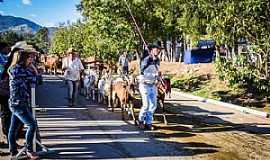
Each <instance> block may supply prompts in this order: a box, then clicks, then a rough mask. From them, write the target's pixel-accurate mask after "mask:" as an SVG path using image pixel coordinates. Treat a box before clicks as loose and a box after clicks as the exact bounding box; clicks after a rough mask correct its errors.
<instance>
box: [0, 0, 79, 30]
mask: <svg viewBox="0 0 270 160" xmlns="http://www.w3.org/2000/svg"><path fill="white" fill-rule="evenodd" d="M0 2H1V0H0ZM79 3H80V0H3V3H0V14H2V15H11V16H16V17H22V18H26V19H29V20H31V21H33V22H35V23H37V24H39V25H41V26H46V27H53V26H58V25H59V23H63V22H67V21H70V22H76V20H77V19H79V18H81V15H80V13H79V12H78V11H77V10H76V5H77V4H79Z"/></svg>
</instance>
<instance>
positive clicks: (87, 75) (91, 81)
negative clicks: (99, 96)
mask: <svg viewBox="0 0 270 160" xmlns="http://www.w3.org/2000/svg"><path fill="white" fill-rule="evenodd" d="M97 79H98V78H97V74H96V73H95V71H94V70H92V69H87V70H85V72H84V77H83V92H84V93H85V95H86V99H88V100H89V99H90V96H91V97H92V100H93V101H95V90H96V82H97Z"/></svg>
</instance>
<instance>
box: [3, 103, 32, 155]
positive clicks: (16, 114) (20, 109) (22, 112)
mask: <svg viewBox="0 0 270 160" xmlns="http://www.w3.org/2000/svg"><path fill="white" fill-rule="evenodd" d="M10 110H11V112H12V115H11V124H10V128H9V133H8V141H9V150H10V153H16V152H17V145H16V131H17V130H18V127H19V126H20V125H19V123H20V121H21V122H23V123H24V124H25V125H26V126H27V131H26V135H25V140H26V148H27V151H28V152H33V138H34V134H35V131H36V128H37V124H36V121H35V120H34V118H33V115H32V111H31V107H29V106H28V105H21V106H15V107H13V106H10Z"/></svg>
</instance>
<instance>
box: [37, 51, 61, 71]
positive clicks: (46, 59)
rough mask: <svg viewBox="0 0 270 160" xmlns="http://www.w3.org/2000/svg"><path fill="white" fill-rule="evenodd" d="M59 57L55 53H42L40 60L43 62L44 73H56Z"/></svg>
mask: <svg viewBox="0 0 270 160" xmlns="http://www.w3.org/2000/svg"><path fill="white" fill-rule="evenodd" d="M58 61H59V58H58V56H57V55H43V56H41V62H42V63H43V64H44V67H45V71H46V73H54V74H56V73H57V65H58Z"/></svg>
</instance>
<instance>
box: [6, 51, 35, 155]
mask: <svg viewBox="0 0 270 160" xmlns="http://www.w3.org/2000/svg"><path fill="white" fill-rule="evenodd" d="M33 59H34V54H33V53H32V52H25V51H20V52H16V53H15V55H14V56H13V61H12V64H11V67H10V68H9V77H10V81H9V85H10V98H9V108H10V110H11V112H12V115H11V124H10V128H9V134H8V140H9V149H10V153H11V156H12V157H13V156H16V154H17V153H18V151H17V146H16V131H17V129H18V127H19V126H18V122H19V121H21V122H23V123H24V124H25V125H26V126H27V127H28V128H27V132H26V135H25V139H26V148H27V152H26V153H27V156H28V157H29V158H30V159H38V156H37V154H36V153H35V152H33V138H34V134H35V131H36V128H37V125H36V122H35V120H34V118H33V115H32V113H31V106H30V100H31V84H32V83H36V76H37V74H38V72H37V70H36V68H35V67H34V66H33Z"/></svg>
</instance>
